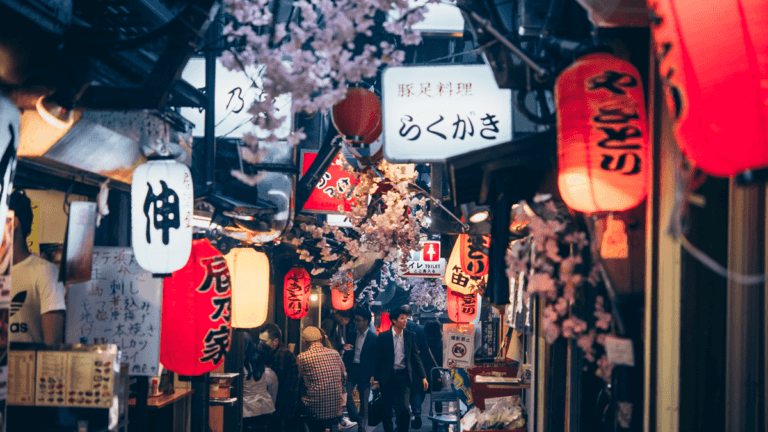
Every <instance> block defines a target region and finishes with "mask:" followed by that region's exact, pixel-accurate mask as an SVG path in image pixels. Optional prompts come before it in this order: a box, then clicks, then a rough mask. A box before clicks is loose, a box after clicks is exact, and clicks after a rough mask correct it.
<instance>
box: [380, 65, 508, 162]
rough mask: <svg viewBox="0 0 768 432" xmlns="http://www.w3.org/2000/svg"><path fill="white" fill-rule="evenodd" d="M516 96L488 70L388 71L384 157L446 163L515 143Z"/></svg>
mask: <svg viewBox="0 0 768 432" xmlns="http://www.w3.org/2000/svg"><path fill="white" fill-rule="evenodd" d="M511 97H512V94H511V91H510V90H508V89H499V88H498V86H497V85H496V81H495V80H494V79H493V72H492V71H491V69H490V67H489V66H488V65H460V66H456V65H445V66H398V67H389V68H387V69H386V70H385V71H384V74H383V78H382V107H383V119H384V126H383V137H384V138H383V142H384V157H385V158H386V159H387V160H388V161H389V162H394V163H412V162H416V163H425V162H442V161H445V160H446V159H448V158H450V157H452V156H457V155H461V154H465V153H468V152H471V151H473V150H479V149H483V148H487V147H489V146H492V145H494V144H501V143H505V142H508V141H511V140H512V104H511V103H510V101H511ZM414 144H417V145H414Z"/></svg>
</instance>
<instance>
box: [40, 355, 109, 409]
mask: <svg viewBox="0 0 768 432" xmlns="http://www.w3.org/2000/svg"><path fill="white" fill-rule="evenodd" d="M119 359H120V356H119V355H118V352H117V347H116V346H115V345H107V346H106V348H105V349H97V350H95V351H89V352H80V351H38V352H37V368H36V371H37V380H36V382H37V392H36V393H37V394H36V398H35V405H37V406H68V407H86V408H109V407H111V406H112V398H113V396H114V391H113V387H114V384H115V379H116V371H117V370H118V369H116V368H115V364H117V363H119V361H120V360H119Z"/></svg>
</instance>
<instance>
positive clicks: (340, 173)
mask: <svg viewBox="0 0 768 432" xmlns="http://www.w3.org/2000/svg"><path fill="white" fill-rule="evenodd" d="M316 157H317V152H314V151H307V150H305V151H303V152H302V153H301V174H302V175H304V174H306V173H307V171H308V170H309V167H310V166H311V165H312V162H314V161H315V158H316ZM343 160H344V156H343V155H342V154H341V152H339V154H338V156H336V159H334V160H333V163H331V166H329V167H328V169H327V170H326V171H325V173H324V174H323V176H322V177H320V181H318V182H317V185H315V189H314V190H313V191H312V194H311V195H310V196H309V199H307V203H306V204H304V208H302V211H306V212H310V213H343V212H348V211H351V210H352V200H347V199H344V198H345V197H346V196H347V195H348V194H349V191H350V189H351V188H352V185H354V184H355V182H356V181H357V177H355V175H354V174H351V173H349V172H347V171H344V170H343V169H342V161H343Z"/></svg>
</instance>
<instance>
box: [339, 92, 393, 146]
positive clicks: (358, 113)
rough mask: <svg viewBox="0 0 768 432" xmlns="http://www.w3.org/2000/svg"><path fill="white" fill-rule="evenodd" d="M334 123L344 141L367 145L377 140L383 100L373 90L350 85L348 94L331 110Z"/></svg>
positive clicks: (354, 144) (355, 144) (356, 144)
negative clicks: (380, 100)
mask: <svg viewBox="0 0 768 432" xmlns="http://www.w3.org/2000/svg"><path fill="white" fill-rule="evenodd" d="M331 114H332V116H331V118H332V120H333V125H334V126H335V127H336V130H338V131H339V134H340V135H341V136H342V138H343V139H344V141H346V142H347V143H349V144H351V145H353V146H365V145H368V144H371V143H372V142H374V141H376V139H377V138H378V136H376V133H375V132H376V128H377V127H378V126H379V123H381V102H379V98H378V97H377V96H376V94H375V93H373V92H372V91H370V90H368V89H365V88H361V87H350V88H348V89H347V95H346V96H345V97H344V99H342V100H341V101H339V102H338V103H337V104H336V105H334V106H333V109H332V110H331Z"/></svg>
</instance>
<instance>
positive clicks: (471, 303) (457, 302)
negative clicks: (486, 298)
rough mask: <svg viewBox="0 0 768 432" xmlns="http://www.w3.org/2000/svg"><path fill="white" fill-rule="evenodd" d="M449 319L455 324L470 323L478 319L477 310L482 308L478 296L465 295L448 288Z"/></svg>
mask: <svg viewBox="0 0 768 432" xmlns="http://www.w3.org/2000/svg"><path fill="white" fill-rule="evenodd" d="M447 290H448V295H447V301H448V318H450V319H451V321H453V322H455V323H468V322H472V321H473V320H474V319H475V318H477V310H478V308H479V307H480V305H479V303H478V295H477V294H476V293H475V294H463V293H460V292H458V291H453V290H452V289H450V288H447Z"/></svg>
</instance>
